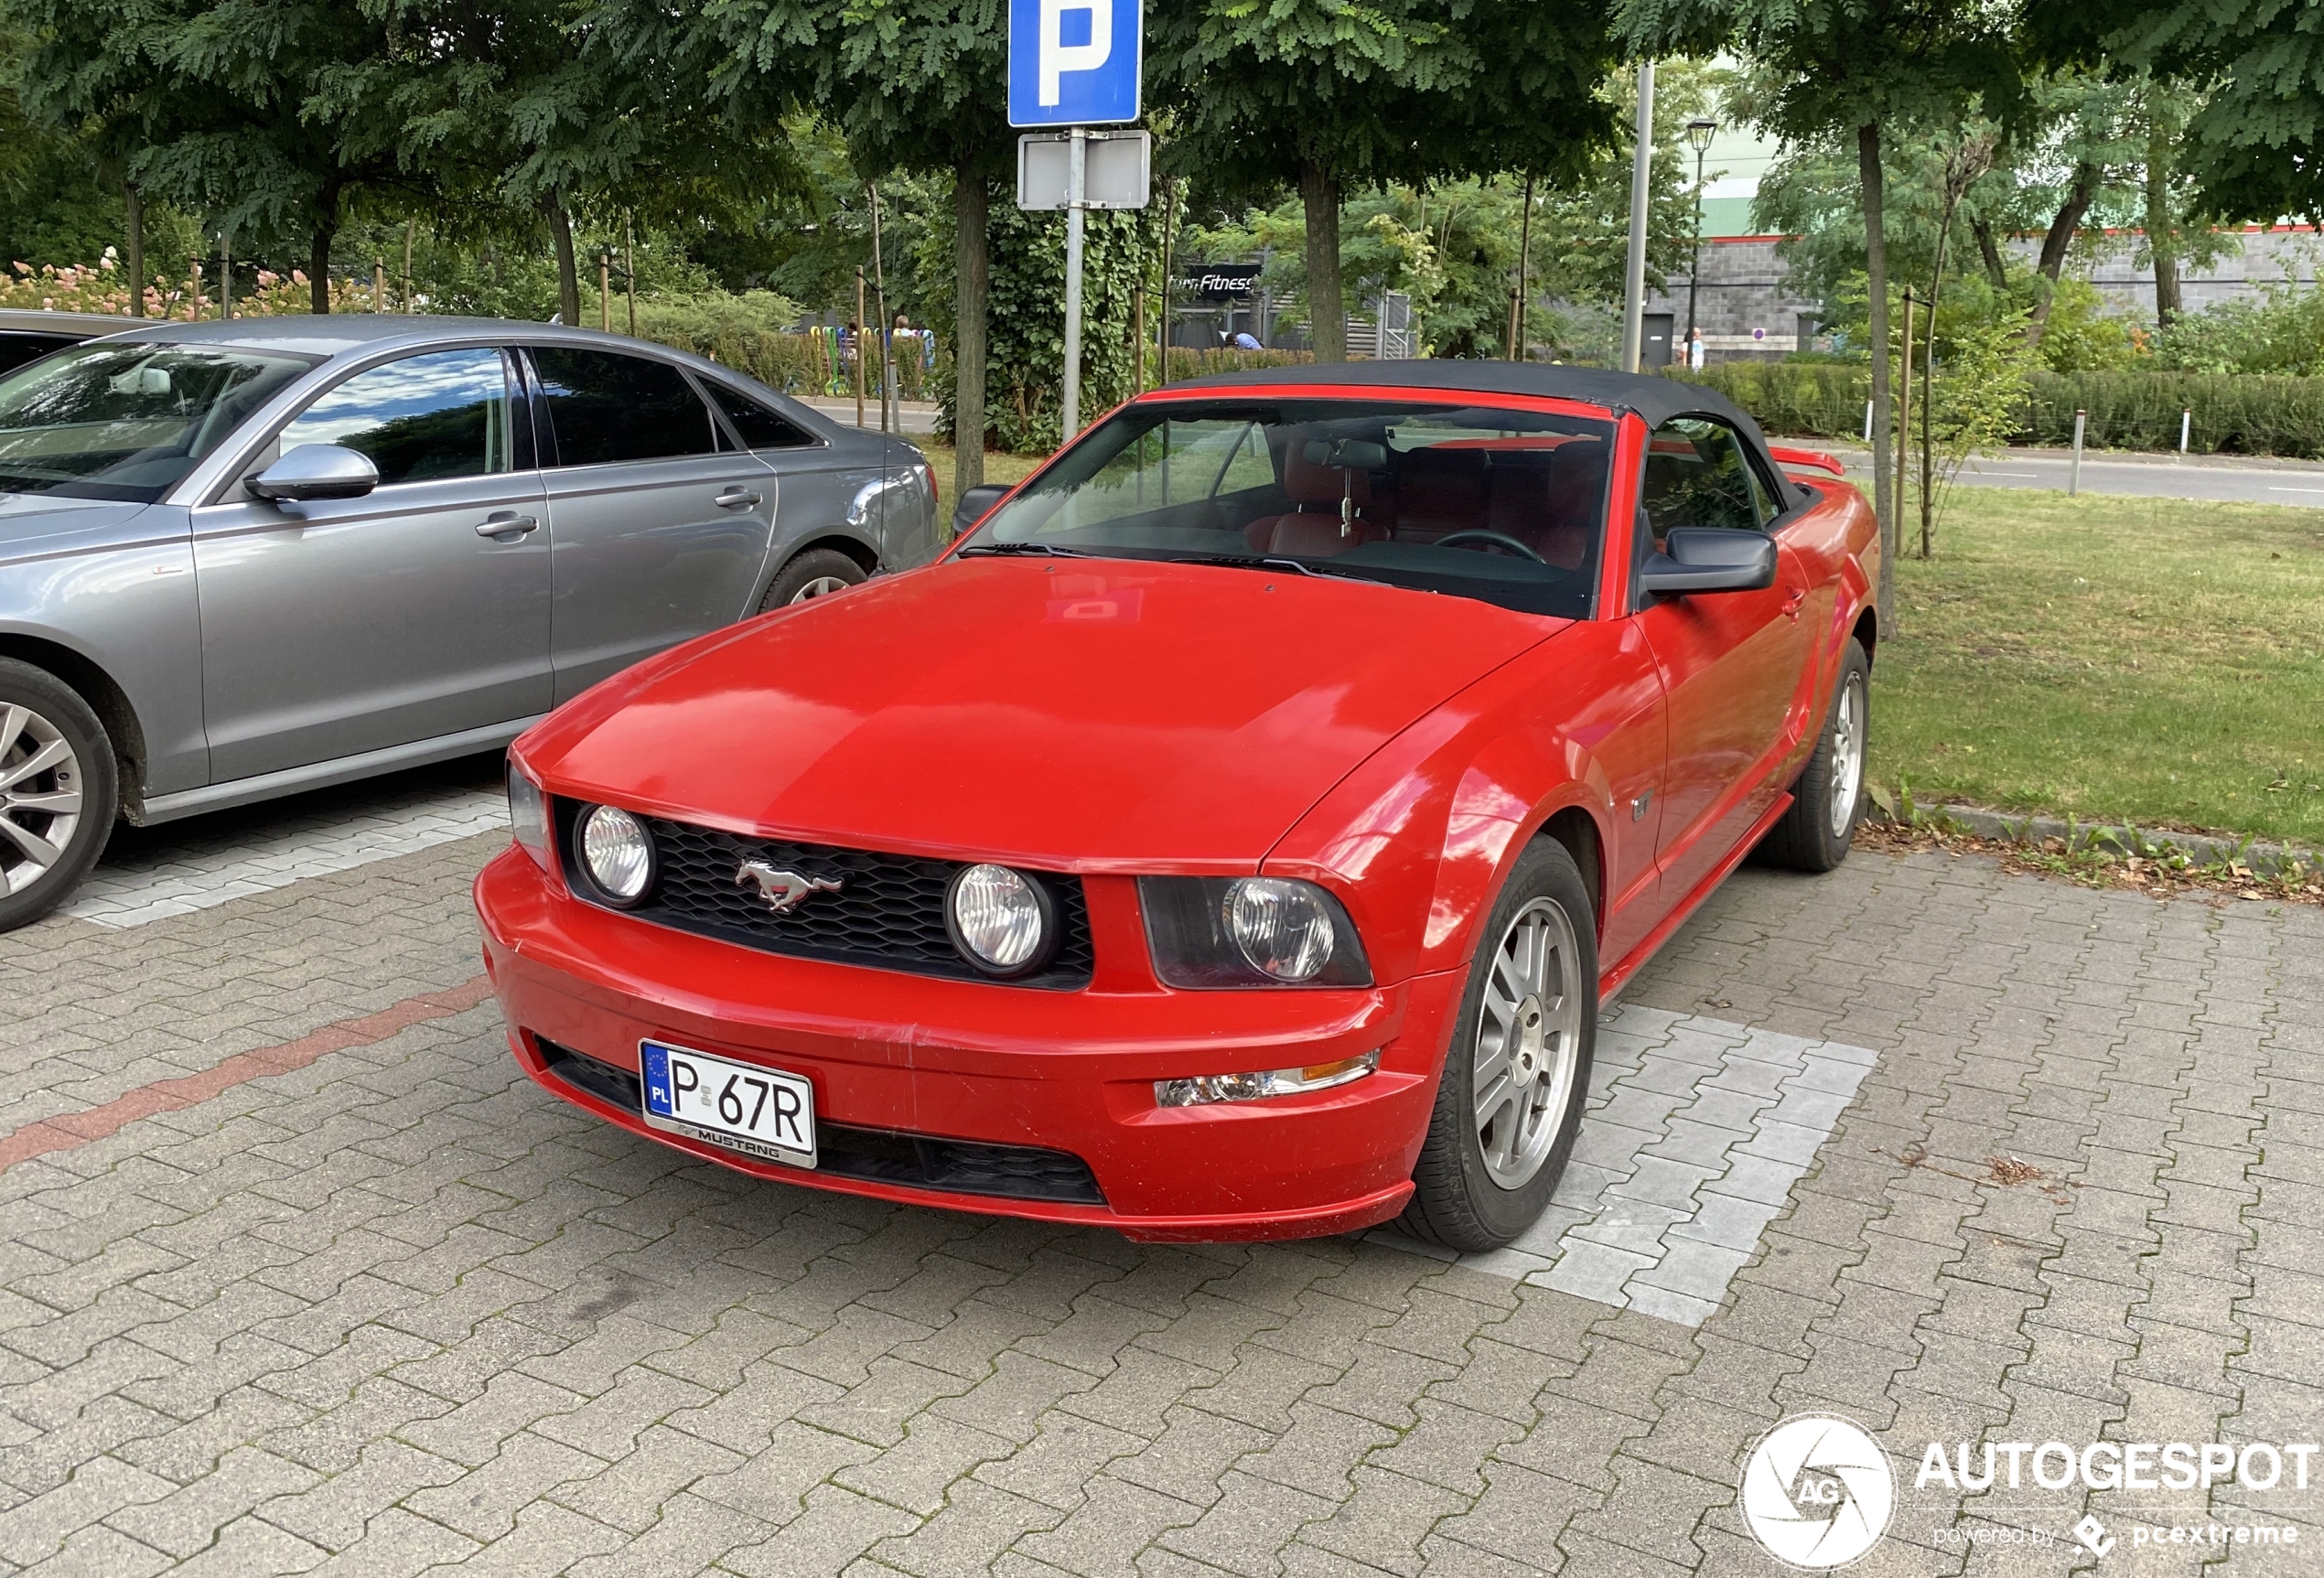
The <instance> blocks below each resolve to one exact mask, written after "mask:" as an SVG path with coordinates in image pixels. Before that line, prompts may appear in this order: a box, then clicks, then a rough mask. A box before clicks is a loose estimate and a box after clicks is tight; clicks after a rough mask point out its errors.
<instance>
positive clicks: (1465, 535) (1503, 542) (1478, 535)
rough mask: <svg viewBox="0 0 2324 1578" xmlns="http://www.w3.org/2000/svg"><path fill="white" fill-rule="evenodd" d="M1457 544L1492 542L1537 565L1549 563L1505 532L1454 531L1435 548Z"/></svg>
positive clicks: (1441, 538)
mask: <svg viewBox="0 0 2324 1578" xmlns="http://www.w3.org/2000/svg"><path fill="white" fill-rule="evenodd" d="M1456 542H1490V543H1491V544H1492V545H1493V546H1494V547H1496V548H1506V549H1508V550H1509V551H1510V552H1511V553H1514V554H1516V555H1517V556H1518V557H1519V558H1521V559H1531V560H1532V561H1533V563H1534V564H1548V563H1549V561H1548V560H1546V559H1544V558H1543V557H1542V556H1541V555H1540V554H1538V553H1534V552H1533V550H1532V549H1531V548H1528V547H1526V546H1525V544H1523V543H1522V542H1519V541H1517V539H1516V538H1514V537H1512V536H1510V535H1509V534H1508V533H1507V532H1505V531H1454V532H1451V533H1448V534H1447V535H1446V536H1443V537H1439V538H1437V539H1436V543H1435V546H1436V547H1439V548H1449V547H1451V546H1452V545H1453V544H1454V543H1456Z"/></svg>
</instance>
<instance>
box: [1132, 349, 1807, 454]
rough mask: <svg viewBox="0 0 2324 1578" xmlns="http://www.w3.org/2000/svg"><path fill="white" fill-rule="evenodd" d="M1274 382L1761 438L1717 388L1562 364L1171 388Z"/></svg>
mask: <svg viewBox="0 0 2324 1578" xmlns="http://www.w3.org/2000/svg"><path fill="white" fill-rule="evenodd" d="M1274 383H1340V384H1348V385H1350V386H1352V387H1357V388H1393V389H1441V390H1444V391H1445V392H1447V393H1467V394H1530V395H1535V396H1540V397H1543V398H1547V399H1553V400H1577V401H1580V402H1583V403H1586V404H1589V405H1608V406H1612V407H1614V408H1615V409H1616V410H1619V411H1635V412H1636V413H1638V414H1639V415H1640V416H1641V417H1643V418H1645V420H1646V424H1647V425H1648V426H1650V427H1660V426H1661V425H1662V424H1663V423H1665V422H1667V421H1669V420H1670V419H1671V418H1672V417H1673V416H1684V415H1687V414H1689V413H1696V412H1699V413H1702V414H1704V415H1706V416H1718V417H1724V418H1725V419H1726V420H1727V421H1728V422H1731V423H1734V424H1736V425H1737V426H1738V427H1740V428H1742V429H1743V430H1744V431H1745V432H1747V433H1748V434H1750V435H1751V436H1752V437H1753V438H1755V439H1756V438H1758V437H1759V428H1758V426H1757V425H1756V424H1754V423H1753V422H1752V421H1751V419H1750V418H1749V417H1748V416H1746V415H1744V414H1743V413H1741V412H1740V411H1738V410H1737V409H1736V408H1735V407H1734V405H1733V404H1732V403H1729V402H1728V400H1727V397H1726V396H1725V395H1723V394H1721V393H1720V392H1718V391H1716V390H1715V389H1706V388H1705V387H1704V386H1703V385H1701V384H1699V383H1684V382H1681V381H1679V380H1677V379H1673V378H1649V377H1647V376H1645V375H1644V374H1642V373H1635V372H1609V371H1608V370H1605V369H1604V368H1598V367H1567V366H1565V365H1564V364H1563V363H1558V362H1542V361H1456V360H1450V359H1440V358H1430V359H1428V360H1419V361H1343V362H1331V363H1324V364H1320V365H1318V364H1309V363H1293V364H1291V365H1289V366H1285V367H1258V368H1251V369H1249V370H1244V371H1242V372H1218V373H1212V374H1211V375H1210V377H1208V378H1190V379H1187V380H1185V381H1182V382H1178V383H1174V384H1171V385H1170V387H1171V388H1172V389H1221V390H1225V389H1239V388H1251V387H1253V386H1254V385H1262V384H1274ZM1761 446H1762V447H1765V445H1761Z"/></svg>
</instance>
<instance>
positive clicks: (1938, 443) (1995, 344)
mask: <svg viewBox="0 0 2324 1578" xmlns="http://www.w3.org/2000/svg"><path fill="white" fill-rule="evenodd" d="M2027 316H2028V315H2027V314H2026V313H2023V312H2012V313H2006V314H2003V315H2001V316H1999V317H1992V318H1988V319H1986V320H1985V321H1983V322H1980V323H1972V324H1967V325H1964V326H1961V327H1957V328H1956V329H1955V331H1954V332H1953V335H1952V337H1951V338H1950V339H1949V340H1948V341H1947V342H1946V343H1945V346H1944V354H1943V355H1942V357H1941V358H1940V359H1938V360H1937V362H1936V364H1935V367H1934V376H1933V377H1932V378H1929V379H1925V380H1923V383H1922V388H1923V390H1924V392H1925V402H1926V407H1927V408H1926V410H1925V411H1923V412H1921V413H1919V414H1918V415H1917V416H1916V418H1915V421H1914V424H1913V425H1914V427H1915V428H1916V429H1919V430H1920V431H1916V432H1912V433H1908V434H1907V435H1905V439H1906V442H1907V443H1908V444H1915V443H1918V442H1919V441H1920V440H1921V438H1922V437H1923V435H1925V436H1926V439H1927V445H1928V461H1929V467H1930V476H1929V478H1928V483H1929V488H1928V494H1929V499H1928V505H1927V506H1926V507H1925V508H1924V509H1923V510H1922V517H1921V519H1922V525H1921V557H1923V558H1926V557H1928V555H1929V553H1930V551H1931V539H1932V538H1933V536H1934V534H1935V530H1936V526H1937V524H1938V523H1939V522H1940V521H1942V519H1943V516H1944V514H1945V511H1946V508H1947V505H1948V504H1949V502H1950V501H1951V498H1952V494H1953V482H1954V480H1955V478H1958V477H1959V476H1960V474H1961V467H1962V466H1963V465H1964V463H1966V462H1967V460H1968V459H1969V457H1970V456H1974V455H1984V454H1988V453H1990V452H1992V451H1994V450H1996V449H1999V448H2001V447H2002V446H2003V445H2007V443H2008V442H2009V440H2010V438H2011V437H2012V436H2013V435H2015V434H2016V433H2017V427H2018V424H2019V423H2020V422H2021V421H2022V420H2023V419H2024V416H2025V412H2026V394H2027V387H2028V381H2030V379H2031V378H2032V376H2033V370H2034V368H2035V365H2036V363H2037V360H2038V356H2039V353H2038V352H2036V351H2035V350H2034V349H2033V348H2031V347H2029V346H2028V345H2027V343H2026V318H2027ZM1908 365H1910V364H1909V363H1908ZM1907 470H1908V472H1909V473H1910V476H1911V478H1912V479H1913V481H1914V483H1915V484H1916V485H1917V484H1918V483H1919V482H1920V480H1921V471H1920V468H1919V467H1918V465H1916V464H1912V463H1908V465H1907Z"/></svg>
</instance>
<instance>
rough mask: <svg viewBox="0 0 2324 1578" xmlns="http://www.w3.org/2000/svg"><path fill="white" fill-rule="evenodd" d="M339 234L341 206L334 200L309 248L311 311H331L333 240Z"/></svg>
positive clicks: (317, 224)
mask: <svg viewBox="0 0 2324 1578" xmlns="http://www.w3.org/2000/svg"><path fill="white" fill-rule="evenodd" d="M338 234H339V204H338V202H337V201H336V200H334V201H333V202H332V203H331V204H330V206H329V208H328V209H326V211H325V217H324V218H322V219H320V220H317V221H316V224H315V231H314V234H313V236H312V237H311V238H310V239H309V241H308V243H307V307H308V309H309V310H310V311H313V312H317V313H324V314H328V312H329V311H330V310H331V238H332V237H334V236H336V235H338Z"/></svg>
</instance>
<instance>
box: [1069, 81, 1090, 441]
mask: <svg viewBox="0 0 2324 1578" xmlns="http://www.w3.org/2000/svg"><path fill="white" fill-rule="evenodd" d="M1089 157H1090V134H1089V132H1088V131H1087V130H1086V129H1084V128H1082V127H1081V126H1076V127H1074V128H1073V144H1072V148H1071V151H1070V152H1069V153H1068V154H1067V156H1066V166H1065V421H1064V428H1065V433H1064V435H1065V436H1066V437H1067V438H1071V437H1072V436H1073V435H1075V434H1077V433H1079V432H1081V231H1082V215H1083V208H1082V205H1083V203H1084V202H1085V201H1087V192H1088V187H1089Z"/></svg>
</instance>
